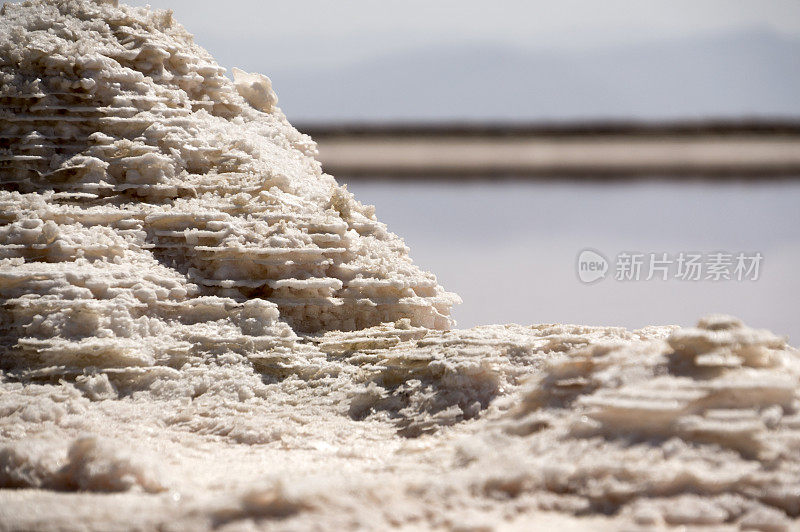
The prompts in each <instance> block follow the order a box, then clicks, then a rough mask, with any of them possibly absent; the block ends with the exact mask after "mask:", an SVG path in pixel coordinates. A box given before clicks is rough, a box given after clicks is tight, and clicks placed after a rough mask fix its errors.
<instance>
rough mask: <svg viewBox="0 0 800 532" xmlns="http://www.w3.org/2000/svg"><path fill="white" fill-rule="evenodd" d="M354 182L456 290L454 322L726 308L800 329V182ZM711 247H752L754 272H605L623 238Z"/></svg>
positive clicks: (622, 320)
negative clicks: (749, 276) (621, 275)
mask: <svg viewBox="0 0 800 532" xmlns="http://www.w3.org/2000/svg"><path fill="white" fill-rule="evenodd" d="M349 188H350V190H351V191H353V192H354V193H355V194H356V197H357V198H359V199H360V200H361V201H362V202H364V203H371V204H374V205H375V206H376V208H377V214H378V217H379V219H381V220H382V221H384V222H386V223H387V224H388V225H389V228H390V229H391V230H392V231H394V232H396V233H398V234H400V235H401V236H403V237H404V239H405V241H406V244H407V245H408V246H409V247H410V248H411V250H412V256H413V257H414V259H415V261H416V262H417V263H418V264H420V265H421V266H422V267H424V268H427V269H430V270H431V271H433V272H435V273H436V274H437V276H438V278H439V280H440V282H441V283H442V284H443V285H444V286H445V287H446V288H447V289H449V290H453V291H455V292H458V293H459V294H460V295H461V296H462V298H463V299H464V303H463V304H462V305H459V306H458V307H457V308H456V310H455V312H454V314H455V317H456V319H457V320H458V326H459V327H470V326H473V325H478V324H485V323H505V322H516V323H522V324H528V323H541V322H571V323H584V324H598V325H599V324H602V325H622V326H626V327H641V326H643V325H648V324H669V323H675V324H680V325H690V324H692V323H694V322H695V321H696V319H697V318H699V317H700V316H702V315H704V314H708V313H711V312H725V313H730V314H734V315H736V316H738V317H740V318H742V319H744V320H745V321H746V322H747V323H748V324H750V325H753V326H757V327H765V328H769V329H771V330H773V331H774V332H776V333H778V334H784V335H790V336H791V337H792V339H793V340H794V342H795V343H797V342H799V341H800V182H792V181H786V182H768V183H761V184H755V183H723V184H714V183H702V182H685V181H684V182H672V181H664V182H642V183H617V184H581V183H558V184H554V183H530V182H528V183H524V182H515V181H506V182H497V183H486V182H485V183H475V184H455V183H453V184H448V183H432V184H424V183H419V182H416V183H387V182H370V181H356V182H353V183H351V184H349ZM584 248H593V249H595V250H598V251H600V252H601V253H602V254H603V255H605V256H606V257H607V258H608V259H609V262H610V269H609V272H608V274H607V276H606V278H605V279H603V280H600V281H598V282H596V283H594V284H591V285H587V284H584V283H582V282H581V281H580V280H579V279H578V277H577V275H576V259H577V255H578V253H579V252H580V251H581V250H582V249H584ZM720 251H721V252H727V253H732V254H737V253H738V252H746V253H748V254H752V253H755V252H760V253H761V255H762V256H763V257H764V258H763V261H762V262H761V265H760V272H759V275H760V278H759V279H758V280H756V281H735V280H731V281H725V280H720V281H712V280H706V279H702V280H700V281H688V280H679V279H675V278H674V277H673V276H674V273H675V271H674V269H673V270H671V271H670V279H669V280H667V281H662V280H651V281H646V280H640V281H625V282H623V281H617V280H615V278H614V277H615V273H616V269H615V265H616V260H617V256H618V254H619V253H621V252H641V253H645V254H646V253H651V252H652V253H658V254H659V255H660V254H661V253H669V254H670V258H676V255H677V254H678V253H680V252H687V253H688V252H703V253H707V254H708V253H713V252H720ZM647 259H649V257H647V256H646V257H645V264H644V266H643V269H642V279H644V278H646V277H647V275H648V271H647V264H646V262H647ZM707 261H708V257H706V258H705V259H704V262H707ZM673 268H675V265H673ZM705 276H706V273H705V272H704V273H703V277H705Z"/></svg>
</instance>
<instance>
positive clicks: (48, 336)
mask: <svg viewBox="0 0 800 532" xmlns="http://www.w3.org/2000/svg"><path fill="white" fill-rule="evenodd" d="M1 24H2V27H0V80H1V81H0V101H2V104H3V109H2V112H0V113H1V114H0V131H1V132H2V133H0V147H2V150H1V151H0V185H2V191H1V192H0V212H2V215H1V217H0V223H2V227H0V258H2V266H0V268H1V269H0V298H2V299H3V300H4V301H5V305H4V306H3V309H2V315H1V318H0V319H2V322H0V323H1V325H0V335H2V336H0V338H1V339H0V342H2V344H3V345H4V346H6V347H9V348H10V347H14V346H16V347H15V349H16V352H17V355H16V356H15V358H9V357H4V364H3V365H4V366H6V367H9V366H15V365H20V364H22V365H24V366H25V367H26V368H28V369H30V368H32V367H48V366H55V365H62V366H70V365H71V366H73V367H84V366H119V367H137V366H150V365H153V364H155V363H158V362H165V360H166V359H172V360H173V362H172V365H175V362H174V360H175V359H176V357H179V356H183V355H186V354H187V353H188V352H190V351H192V350H198V349H199V350H212V351H213V350H215V349H216V350H219V349H220V348H223V349H230V348H237V346H239V347H241V346H246V348H247V349H249V350H251V351H252V350H263V349H267V348H273V347H281V346H283V347H290V346H291V345H292V344H293V341H294V339H295V334H294V333H295V332H315V331H322V330H331V329H338V330H352V329H359V328H364V327H369V326H372V325H377V324H379V323H382V322H386V321H395V320H397V319H400V318H409V319H410V320H411V322H412V323H413V324H414V325H417V326H425V327H429V328H436V329H445V328H449V327H450V325H451V320H450V318H449V313H450V308H451V306H452V305H453V304H454V303H456V302H457V301H458V298H457V296H455V295H453V294H450V293H447V292H444V291H443V290H442V288H441V287H440V286H439V285H438V284H437V282H436V279H435V277H434V276H433V275H431V274H429V273H425V272H422V271H421V270H419V268H417V267H416V266H414V265H413V264H412V262H411V260H410V259H409V257H408V249H407V248H406V247H405V246H404V244H403V242H402V240H401V239H400V238H398V237H397V236H395V235H394V234H392V233H390V232H388V231H387V229H386V227H385V225H384V224H381V223H380V222H378V221H377V220H376V219H375V216H374V212H373V209H372V208H371V207H366V206H363V205H361V204H360V203H358V202H357V201H356V200H355V199H354V198H353V196H352V195H351V194H350V193H348V192H347V190H346V189H345V188H344V187H340V186H338V185H337V184H336V182H335V181H334V179H333V178H332V177H331V176H329V175H326V174H324V173H323V172H322V170H321V168H320V165H319V163H318V162H317V161H316V160H315V159H314V155H315V153H316V147H315V144H314V143H313V141H312V140H311V139H310V138H309V137H307V136H306V135H303V134H300V133H299V132H297V131H296V130H295V129H294V128H292V127H291V125H290V124H289V123H288V122H287V121H286V119H285V117H284V115H283V114H282V113H281V111H280V109H278V108H277V107H275V104H276V102H277V99H276V97H275V95H274V93H273V92H272V89H271V86H270V82H269V79H268V78H266V77H265V76H261V75H258V74H247V73H245V72H242V71H240V70H238V69H235V70H234V78H235V82H231V81H230V80H229V79H227V78H226V77H225V76H224V75H223V74H224V69H223V68H221V67H220V66H219V65H217V63H216V62H215V61H214V60H213V59H212V58H211V57H210V56H209V54H208V53H207V52H206V51H205V50H203V49H202V48H200V47H199V46H197V45H195V44H194V43H193V41H192V37H191V35H189V34H188V33H187V32H186V31H185V30H184V29H183V27H182V26H180V25H179V24H177V23H176V22H174V21H173V20H172V16H171V14H170V13H169V12H162V11H156V12H150V11H148V10H145V9H134V8H128V7H124V6H122V7H117V6H116V5H114V4H112V3H110V2H105V3H103V2H90V1H57V2H53V1H50V2H48V1H29V2H25V3H22V4H7V5H5V6H4V7H3V12H2V23H1ZM242 348H244V347H242ZM20 359H21V360H23V362H19V360H20Z"/></svg>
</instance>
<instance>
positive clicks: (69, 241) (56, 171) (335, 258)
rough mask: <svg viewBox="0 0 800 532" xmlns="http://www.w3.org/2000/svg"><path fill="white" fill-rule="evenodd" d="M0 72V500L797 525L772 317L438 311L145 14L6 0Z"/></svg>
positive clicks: (370, 525) (177, 35)
mask: <svg viewBox="0 0 800 532" xmlns="http://www.w3.org/2000/svg"><path fill="white" fill-rule="evenodd" d="M0 76H1V77H2V83H1V84H0V102H2V109H0V147H1V148H2V152H0V182H1V183H2V187H1V188H2V190H1V191H0V256H1V257H2V258H0V529H4V530H5V529H9V530H40V529H48V530H51V529H89V530H109V529H139V530H208V529H221V530H249V529H261V528H269V529H287V530H305V529H346V528H363V529H375V530H383V529H386V528H389V527H405V528H406V529H420V528H422V529H425V528H438V529H460V530H483V529H491V528H494V527H498V528H519V529H522V530H528V529H530V528H531V526H539V527H540V528H556V527H563V528H567V529H569V528H570V527H572V528H573V529H575V528H581V529H593V530H600V529H609V530H618V529H620V528H625V529H632V528H637V527H638V528H643V527H644V528H650V527H659V526H665V527H677V526H689V527H710V528H711V529H714V530H719V529H739V528H747V529H760V530H788V529H792V528H798V526H800V522H798V516H799V515H800V495H798V494H800V402H799V401H798V385H799V384H800V358H798V353H797V352H796V351H795V350H794V349H792V348H791V347H788V346H787V345H786V342H785V340H784V339H781V338H777V337H775V336H773V335H772V334H770V333H769V332H767V331H761V330H753V329H750V328H748V327H746V326H745V325H743V324H742V323H740V322H738V321H737V320H735V319H733V318H728V317H711V318H707V319H705V320H702V321H701V322H700V323H699V325H698V327H697V328H691V329H679V328H677V327H651V328H647V329H643V330H639V331H633V332H630V331H626V330H624V329H620V328H609V327H583V326H574V325H537V326H531V327H522V326H518V325H505V326H487V327H478V328H475V329H470V330H462V331H449V330H447V329H448V328H449V326H450V325H451V321H450V318H449V312H450V308H451V306H452V305H453V304H454V303H456V302H457V297H456V296H454V295H452V294H448V293H447V292H444V291H443V290H442V288H441V287H439V285H438V284H437V283H436V280H435V278H434V277H433V276H432V275H430V274H427V273H424V272H421V271H420V270H419V269H418V268H416V267H415V266H414V265H413V264H412V263H411V261H410V259H409V258H408V255H407V252H408V250H407V249H406V247H405V246H404V245H403V243H402V241H401V240H400V239H399V238H398V237H396V236H395V235H393V234H391V233H389V232H388V231H387V230H386V227H385V226H384V225H383V224H380V223H379V222H377V221H376V219H375V216H374V214H373V212H372V209H371V208H370V207H365V206H363V205H361V204H359V203H358V202H357V201H355V199H354V198H353V197H352V195H350V194H349V193H347V191H346V190H345V189H344V188H342V187H339V186H337V184H336V183H335V181H334V180H333V178H331V177H330V176H327V175H325V174H323V173H322V172H321V169H320V166H319V164H318V163H317V162H316V161H315V160H314V158H313V157H314V153H315V148H314V144H313V142H312V141H311V139H309V138H308V137H306V136H304V135H302V134H300V133H298V132H297V131H296V130H294V129H293V128H292V127H291V126H290V125H289V124H288V123H287V122H286V120H285V118H284V117H283V115H282V113H281V112H280V110H279V108H278V107H277V98H276V96H275V94H274V92H273V90H272V87H271V84H270V81H269V79H268V78H266V77H264V76H261V75H259V74H248V73H246V72H243V71H240V70H238V69H234V71H233V77H234V81H233V82H231V81H230V80H228V79H227V78H225V77H224V76H223V72H222V69H221V68H220V67H219V66H218V65H217V64H216V63H215V62H214V61H213V59H212V58H211V57H210V56H209V55H208V54H207V53H206V52H205V51H204V50H202V49H201V48H199V47H197V46H196V45H194V44H193V43H192V40H191V36H190V35H189V34H188V33H186V31H185V30H184V29H183V28H182V27H181V26H179V25H178V24H177V23H175V22H173V21H172V18H171V15H170V14H169V13H165V12H159V11H155V12H151V11H148V10H145V9H134V8H129V7H125V6H116V5H114V4H112V3H102V2H92V1H89V0H62V1H49V2H48V1H44V0H36V1H29V2H24V3H22V4H9V5H6V6H5V7H4V8H3V11H2V18H0ZM109 492H113V493H114V494H113V495H109Z"/></svg>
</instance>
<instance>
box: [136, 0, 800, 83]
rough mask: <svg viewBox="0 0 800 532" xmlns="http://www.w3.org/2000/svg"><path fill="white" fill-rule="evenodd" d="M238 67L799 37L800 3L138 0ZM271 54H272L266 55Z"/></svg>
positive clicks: (701, 0) (692, 0)
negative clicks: (709, 37) (482, 48)
mask: <svg viewBox="0 0 800 532" xmlns="http://www.w3.org/2000/svg"><path fill="white" fill-rule="evenodd" d="M129 3H131V4H133V5H142V6H143V5H146V4H148V3H149V4H151V5H152V6H153V7H157V8H169V9H172V10H173V11H174V12H175V14H176V17H177V19H178V20H179V21H180V22H181V23H183V24H184V25H185V26H186V27H187V28H188V29H189V31H191V32H192V33H194V34H195V35H196V38H197V41H198V43H199V44H201V45H202V46H204V47H206V48H208V49H209V50H210V51H211V52H212V54H214V55H215V56H216V57H217V59H218V60H219V62H220V63H221V64H222V65H223V66H225V67H228V68H230V67H231V66H235V65H234V64H233V63H235V64H236V66H242V67H244V68H248V67H250V66H251V64H252V65H253V66H256V65H255V63H258V66H259V67H263V66H269V67H271V68H281V69H283V68H286V67H288V66H297V67H301V68H305V67H308V66H314V65H319V64H322V65H334V64H337V63H346V62H351V61H356V60H359V59H364V58H367V57H370V56H375V55H380V54H382V53H385V52H391V51H396V50H400V49H407V48H420V47H424V46H426V45H430V44H434V43H453V44H458V43H463V42H468V41H475V42H486V41H490V42H497V43H506V44H514V45H522V46H532V47H537V48H541V47H557V48H564V47H573V48H579V49H580V48H582V49H586V48H593V47H596V46H602V45H609V44H634V43H637V42H642V41H646V40H654V39H673V38H681V37H685V36H688V35H692V34H698V33H709V32H725V31H731V30H736V29H741V28H752V27H758V28H762V29H771V30H774V31H777V32H780V33H783V34H786V35H795V36H798V35H800V1H798V0H773V1H770V0H747V1H742V0H656V1H653V0H650V1H642V0H604V1H602V2H598V1H596V0H583V1H577V0H559V1H553V0H550V1H546V2H542V1H531V0H500V1H497V0H495V1H492V2H486V1H484V0H433V1H431V0H424V1H423V0H404V1H402V2H400V1H395V0H382V1H375V0H357V1H356V0H339V1H336V2H334V1H328V0H304V1H300V2H298V1H264V0H228V1H225V2H219V1H214V2H211V1H203V0H147V1H141V0H133V1H130V2H129ZM265 56H266V57H265Z"/></svg>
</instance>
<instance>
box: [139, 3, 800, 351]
mask: <svg viewBox="0 0 800 532" xmlns="http://www.w3.org/2000/svg"><path fill="white" fill-rule="evenodd" d="M130 3H132V4H134V5H144V4H145V2H138V1H133V2H130ZM149 3H150V4H152V5H153V6H154V7H158V8H170V9H173V10H174V11H175V14H176V17H177V19H178V20H179V21H180V22H181V23H183V24H184V25H185V26H186V27H187V28H188V29H189V31H191V32H192V33H194V34H195V38H196V41H197V42H198V43H199V44H200V45H202V46H204V47H205V48H207V49H208V50H209V51H210V52H211V53H212V54H213V55H214V56H215V58H216V59H217V60H218V61H219V62H220V64H221V65H223V66H225V67H226V68H228V69H229V70H230V69H231V68H232V67H234V66H237V67H239V68H242V69H244V70H248V71H251V72H261V73H264V74H267V75H268V76H270V78H271V79H272V81H273V86H274V88H275V90H276V92H277V94H278V97H279V106H280V107H281V108H282V109H283V111H284V112H285V113H286V115H287V116H288V118H289V119H290V120H291V121H292V123H294V124H295V125H296V126H297V127H298V129H300V130H301V131H305V132H307V133H309V134H311V135H312V136H314V138H315V139H316V140H317V141H318V142H319V146H320V158H321V160H322V162H323V166H324V168H325V169H326V171H328V172H329V173H332V174H334V175H335V176H336V177H337V179H338V180H339V181H340V182H344V183H347V185H348V187H349V189H350V190H351V191H353V192H354V193H355V194H356V197H357V198H358V199H360V200H361V201H362V202H364V203H370V204H374V205H375V206H376V208H377V214H378V217H379V218H380V219H381V220H382V221H384V222H386V223H387V224H388V225H389V228H390V229H391V230H392V231H394V232H396V233H398V234H399V235H401V236H402V237H404V239H405V241H406V243H407V244H408V245H409V247H410V248H411V250H412V256H413V258H414V260H415V262H417V263H418V264H420V265H421V266H422V267H423V268H426V269H430V270H431V271H433V272H435V273H436V274H437V276H438V278H439V280H440V282H441V283H442V284H443V285H444V286H445V287H446V288H447V289H449V290H452V291H455V292H458V293H459V294H460V295H461V296H462V297H463V299H464V303H463V304H462V305H460V306H459V307H458V308H457V309H456V310H455V316H456V319H457V320H458V322H459V326H460V327H469V326H473V325H479V324H486V323H497V322H517V323H523V324H529V323H541V322H572V323H585V324H596V325H622V326H626V327H641V326H644V325H647V324H670V323H674V324H679V325H691V324H692V323H694V322H695V321H696V319H697V318H699V317H700V316H702V315H704V314H707V313H711V312H725V313H731V314H734V315H737V316H739V317H740V318H742V319H744V320H745V321H746V322H748V323H749V324H751V325H754V326H758V327H765V328H770V329H772V330H773V331H775V332H776V333H779V334H785V335H789V336H791V338H792V340H793V341H794V342H795V343H797V342H798V341H800V310H798V305H799V303H798V301H800V180H798V179H797V178H798V177H799V176H800V2H798V1H796V0H785V1H780V0H776V1H764V0H752V1H738V0H726V1H712V0H693V1H676V0H671V1H660V0H651V1H648V2H641V1H635V0H633V1H619V0H607V1H605V2H593V1H589V0H585V1H574V0H570V1H558V2H555V1H530V0H526V1H509V0H505V1H503V0H500V1H495V2H491V3H489V2H483V1H477V0H459V1H451V0H437V1H435V2H431V1H418V0H405V1H403V2H396V1H382V2H374V1H367V0H359V1H346V0H345V1H338V2H329V1H326V0H306V1H304V2H287V1H269V2H264V1H256V0H239V1H237V0H230V1H228V2H224V3H220V2H202V1H198V0H149ZM584 248H593V249H596V250H598V251H600V252H601V253H603V254H604V255H605V256H606V257H608V258H609V260H610V261H611V262H612V264H611V268H612V270H611V271H610V272H609V275H608V276H607V278H606V279H604V280H601V281H599V282H597V283H594V284H591V285H587V284H583V283H581V282H580V281H579V280H578V277H577V275H576V257H577V255H578V253H579V252H580V251H581V250H582V249H584ZM637 251H638V252H641V253H650V252H653V253H659V254H660V253H669V254H671V255H676V254H678V253H680V252H700V253H713V252H718V251H723V252H728V253H738V252H748V253H754V252H760V253H761V254H762V255H763V257H764V259H763V262H762V263H761V271H760V275H759V278H758V280H756V281H717V282H714V281H710V280H699V281H694V282H693V281H681V280H678V279H674V278H671V279H669V280H667V281H661V280H651V281H644V280H641V281H628V282H622V281H616V280H614V279H613V268H614V264H613V261H614V258H615V257H616V255H617V254H619V253H621V252H637Z"/></svg>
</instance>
